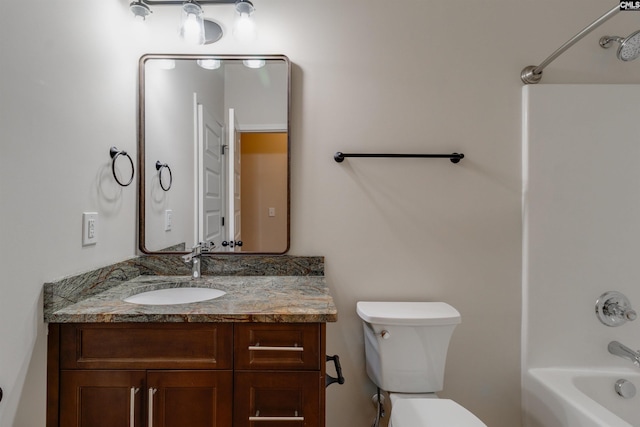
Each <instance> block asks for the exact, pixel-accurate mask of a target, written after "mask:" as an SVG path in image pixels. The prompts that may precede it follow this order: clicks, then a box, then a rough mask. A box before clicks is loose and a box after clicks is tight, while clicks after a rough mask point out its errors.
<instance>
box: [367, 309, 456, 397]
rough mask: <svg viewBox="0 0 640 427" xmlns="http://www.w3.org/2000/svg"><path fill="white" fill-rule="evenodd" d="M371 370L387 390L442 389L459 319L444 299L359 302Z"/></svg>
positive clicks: (383, 388) (422, 391)
mask: <svg viewBox="0 0 640 427" xmlns="http://www.w3.org/2000/svg"><path fill="white" fill-rule="evenodd" d="M356 311H357V313H358V315H359V316H360V318H361V319H362V320H363V327H364V344H365V356H366V366H367V374H368V375H369V378H371V380H372V381H373V382H374V383H375V384H376V385H377V386H378V387H380V388H381V389H382V390H386V391H389V392H397V393H433V392H437V391H440V390H442V387H443V382H444V368H445V362H446V359H447V350H448V348H449V341H450V340H451V335H452V334H453V330H454V329H455V327H456V325H457V324H458V323H460V320H461V319H460V313H459V312H458V310H456V309H455V308H453V307H452V306H450V305H449V304H446V303H444V302H380V301H375V302H374V301H360V302H358V303H357V306H356Z"/></svg>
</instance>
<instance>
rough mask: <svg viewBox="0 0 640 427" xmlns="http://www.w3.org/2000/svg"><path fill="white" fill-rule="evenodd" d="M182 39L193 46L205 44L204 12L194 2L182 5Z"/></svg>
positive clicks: (189, 0)
mask: <svg viewBox="0 0 640 427" xmlns="http://www.w3.org/2000/svg"><path fill="white" fill-rule="evenodd" d="M180 37H182V38H183V39H184V40H185V41H187V42H189V43H191V44H204V12H203V11H202V7H200V5H199V4H198V3H196V2H195V1H193V0H187V1H185V2H184V3H182V19H181V20H180Z"/></svg>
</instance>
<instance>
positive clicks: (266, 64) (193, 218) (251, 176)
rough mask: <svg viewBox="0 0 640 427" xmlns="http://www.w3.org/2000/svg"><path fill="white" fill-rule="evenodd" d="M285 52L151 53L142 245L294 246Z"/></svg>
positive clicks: (146, 79) (145, 94) (142, 108)
mask: <svg viewBox="0 0 640 427" xmlns="http://www.w3.org/2000/svg"><path fill="white" fill-rule="evenodd" d="M290 72H291V65H290V62H289V60H288V59H287V58H286V57H285V56H280V55H268V56H235V55H222V56H221V55H145V56H143V57H142V58H141V59H140V63H139V118H138V144H139V171H140V174H139V184H140V185H139V208H138V214H139V228H138V230H139V247H140V250H141V251H143V252H144V253H176V252H188V251H190V250H191V248H192V247H193V246H194V245H196V244H197V243H199V242H207V243H213V244H214V250H213V251H214V252H216V253H229V254H233V253H266V254H269V253H271V254H282V253H285V252H287V250H288V249H289V206H290V203H289V161H290V156H289V152H290V138H289V135H290V132H289V104H290Z"/></svg>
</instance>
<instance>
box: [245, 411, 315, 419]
mask: <svg viewBox="0 0 640 427" xmlns="http://www.w3.org/2000/svg"><path fill="white" fill-rule="evenodd" d="M249 421H304V417H299V416H298V411H295V413H294V416H293V417H261V416H260V411H259V410H258V411H256V415H255V417H249Z"/></svg>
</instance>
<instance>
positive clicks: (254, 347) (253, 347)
mask: <svg viewBox="0 0 640 427" xmlns="http://www.w3.org/2000/svg"><path fill="white" fill-rule="evenodd" d="M249 351H304V347H298V346H294V347H267V346H261V345H260V344H256V345H250V346H249Z"/></svg>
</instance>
